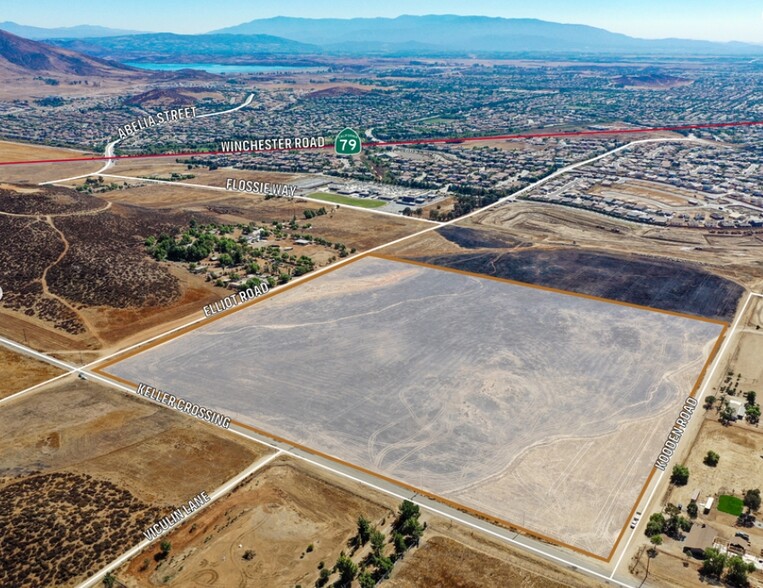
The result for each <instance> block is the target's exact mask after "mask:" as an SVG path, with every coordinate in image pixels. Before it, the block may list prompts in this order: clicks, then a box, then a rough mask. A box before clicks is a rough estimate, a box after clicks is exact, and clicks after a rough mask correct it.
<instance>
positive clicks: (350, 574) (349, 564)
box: [334, 553, 358, 586]
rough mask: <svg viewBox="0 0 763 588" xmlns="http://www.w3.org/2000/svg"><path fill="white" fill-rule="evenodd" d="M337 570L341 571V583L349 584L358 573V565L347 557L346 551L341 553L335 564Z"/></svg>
mask: <svg viewBox="0 0 763 588" xmlns="http://www.w3.org/2000/svg"><path fill="white" fill-rule="evenodd" d="M334 567H335V568H336V571H337V572H339V582H338V583H339V585H340V586H349V585H350V584H352V581H353V580H354V579H355V576H357V575H358V565H357V564H356V563H355V562H354V561H352V560H351V559H350V558H349V557H347V556H346V555H345V554H344V553H342V554H340V555H339V558H338V559H337V560H336V565H335V566H334Z"/></svg>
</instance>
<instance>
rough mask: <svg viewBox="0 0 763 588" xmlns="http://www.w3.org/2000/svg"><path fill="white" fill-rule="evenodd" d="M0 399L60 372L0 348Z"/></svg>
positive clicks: (42, 363)
mask: <svg viewBox="0 0 763 588" xmlns="http://www.w3.org/2000/svg"><path fill="white" fill-rule="evenodd" d="M0 371H2V374H3V377H2V378H1V379H0V398H5V397H7V396H10V395H11V394H14V393H16V392H20V391H21V390H25V389H26V388H29V387H31V386H34V385H35V384H39V383H40V382H44V381H45V380H49V379H50V378H54V377H55V376H57V375H58V374H60V373H62V370H60V369H58V368H55V367H53V366H52V365H50V364H48V363H44V362H42V361H37V360H36V359H32V358H31V357H27V356H25V355H21V354H20V353H14V352H13V351H10V350H9V349H6V348H4V347H0Z"/></svg>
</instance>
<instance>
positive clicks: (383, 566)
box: [374, 556, 395, 580]
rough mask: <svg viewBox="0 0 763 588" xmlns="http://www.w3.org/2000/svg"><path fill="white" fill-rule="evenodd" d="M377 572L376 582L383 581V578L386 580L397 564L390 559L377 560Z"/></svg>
mask: <svg viewBox="0 0 763 588" xmlns="http://www.w3.org/2000/svg"><path fill="white" fill-rule="evenodd" d="M375 563H376V572H375V573H374V577H375V578H376V580H381V579H382V578H386V577H387V576H388V575H389V573H390V572H391V571H392V568H393V567H395V563H394V562H393V561H392V560H391V559H390V558H388V557H386V556H382V557H379V558H377V559H376V562H375Z"/></svg>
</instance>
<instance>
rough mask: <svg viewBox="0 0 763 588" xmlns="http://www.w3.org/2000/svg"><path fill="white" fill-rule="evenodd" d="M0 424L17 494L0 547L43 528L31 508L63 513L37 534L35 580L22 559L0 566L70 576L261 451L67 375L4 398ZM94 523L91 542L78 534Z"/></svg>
mask: <svg viewBox="0 0 763 588" xmlns="http://www.w3.org/2000/svg"><path fill="white" fill-rule="evenodd" d="M0 430H2V431H3V435H2V438H0V492H1V493H4V494H5V495H7V496H11V497H16V498H15V499H14V500H16V502H12V503H9V502H8V501H7V500H3V504H4V505H6V504H11V506H9V507H8V508H7V509H5V510H3V511H2V512H0V521H1V522H2V524H1V525H0V546H3V547H2V549H3V552H4V555H5V552H6V551H8V552H9V553H10V552H11V551H12V550H13V549H15V547H14V546H18V543H17V542H16V541H15V540H13V537H14V536H15V533H16V532H22V531H21V530H22V529H27V528H37V529H39V528H40V527H39V522H38V523H37V526H36V527H35V526H34V525H35V523H34V520H35V519H34V517H37V520H38V521H39V520H48V519H50V518H51V517H52V519H53V520H55V519H56V517H57V516H61V520H62V521H65V525H64V526H63V527H60V526H55V527H51V526H49V527H48V528H49V529H50V532H49V533H47V534H46V535H44V536H42V537H40V538H39V539H38V540H37V541H36V542H35V543H34V554H35V555H34V557H32V558H31V560H32V561H38V562H47V568H46V570H42V571H40V574H43V575H38V576H37V578H38V580H37V581H33V579H32V578H33V577H34V576H33V575H30V574H32V570H31V568H29V569H27V568H22V567H21V565H22V564H21V563H17V564H16V565H14V566H12V567H9V568H5V567H4V566H3V569H0V584H2V585H9V584H8V582H7V580H8V579H9V578H11V577H12V578H15V581H14V582H12V583H11V584H12V585H14V586H41V585H45V586H52V585H70V584H73V583H75V580H76V579H78V578H79V579H82V577H83V576H85V575H88V574H90V573H93V572H94V571H96V569H97V568H98V566H99V565H102V564H103V563H105V562H106V561H109V560H110V559H112V558H114V557H116V556H117V555H118V554H119V553H121V552H123V551H124V550H125V548H126V547H127V546H130V545H134V544H137V543H138V542H139V541H140V540H141V539H142V531H143V529H144V528H145V525H146V523H147V522H148V521H152V522H156V515H157V514H161V516H164V515H165V514H166V513H167V512H168V511H169V510H170V509H171V508H174V507H176V506H177V505H178V504H180V503H182V502H184V501H187V500H188V499H190V498H191V497H193V496H195V495H196V494H198V493H199V492H200V491H202V490H204V491H206V492H207V493H208V494H209V493H211V492H212V491H213V490H214V489H215V488H217V487H218V486H219V485H221V484H222V483H224V482H225V481H227V480H228V479H230V478H231V477H233V476H234V475H235V474H236V473H237V472H239V471H241V470H242V469H244V468H246V467H247V466H248V465H250V464H251V463H253V462H254V461H255V460H257V459H258V458H259V457H261V456H263V455H265V454H267V452H268V450H267V449H266V448H264V447H262V446H260V445H258V444H256V443H254V442H248V441H245V440H240V439H239V438H238V437H235V436H233V435H231V434H229V433H225V432H223V431H222V430H220V429H215V428H213V427H211V426H210V425H204V424H202V423H201V422H198V421H195V420H194V419H192V418H189V417H187V416H183V415H181V414H179V413H177V412H174V411H171V410H169V409H166V408H161V407H159V406H158V405H153V404H151V403H148V402H144V401H140V400H138V399H136V398H135V397H134V396H131V395H129V394H125V393H121V392H117V391H115V390H113V389H106V388H103V387H101V386H99V385H96V384H93V383H91V382H82V381H80V380H76V379H74V378H73V377H71V378H67V379H65V380H63V381H62V382H60V383H56V384H54V385H51V386H49V387H46V388H45V389H41V390H40V391H37V392H34V393H32V394H29V395H27V396H24V397H22V398H20V399H18V400H14V401H11V402H10V403H8V404H7V405H4V406H3V410H2V411H0ZM72 488H74V489H79V490H77V491H74V490H72ZM82 496H86V497H87V498H84V499H83V498H82ZM21 497H23V500H22V499H21ZM18 500H21V502H18ZM82 500H84V502H80V501H82ZM91 503H92V504H91ZM85 504H91V506H89V507H84V505H85ZM13 505H15V506H13ZM75 505H76V506H78V507H79V508H74V506H75ZM8 509H9V510H8ZM32 513H34V517H32V518H30V517H31V516H32ZM45 524H46V525H50V523H45ZM92 531H95V533H96V537H94V538H93V541H96V543H97V545H99V547H98V549H95V548H94V547H92V545H93V541H90V540H86V539H85V538H86V537H87V536H88V535H89V534H90V533H91V532H92ZM115 533H116V534H115ZM83 541H84V543H83ZM89 546H90V547H89ZM27 555H28V554H27ZM64 555H65V557H64ZM14 557H15V556H14ZM11 561H15V560H11ZM4 574H7V575H4ZM53 578H56V580H55V581H53ZM15 582H18V583H15Z"/></svg>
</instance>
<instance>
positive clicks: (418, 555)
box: [383, 535, 602, 588]
mask: <svg viewBox="0 0 763 588" xmlns="http://www.w3.org/2000/svg"><path fill="white" fill-rule="evenodd" d="M523 559H524V561H523ZM512 560H513V561H511V563H509V562H507V561H502V560H501V559H498V558H496V557H493V556H490V555H487V554H485V553H483V552H481V551H478V550H476V549H472V548H470V547H468V546H466V545H464V544H462V543H459V542H457V541H453V540H452V539H448V538H447V537H442V536H437V535H436V536H434V537H431V538H429V539H428V540H427V541H425V542H424V544H423V545H422V546H421V547H420V548H419V549H417V550H415V551H414V552H413V553H412V554H411V555H409V556H407V557H406V558H405V559H404V560H403V561H402V562H401V563H400V564H399V565H398V566H397V567H396V568H395V571H394V572H393V574H392V576H391V578H390V579H389V581H387V582H384V584H383V585H384V586H385V588H387V587H388V588H420V587H422V586H426V587H427V588H506V587H507V586H512V587H522V588H563V587H567V586H600V585H602V584H600V583H599V582H596V581H595V580H588V579H585V578H582V577H577V578H576V577H575V575H573V574H572V573H570V572H567V571H562V570H560V569H556V568H554V567H552V566H550V565H548V564H546V563H541V562H540V561H537V560H536V561H533V560H532V559H530V558H529V557H528V558H521V557H514V558H512ZM517 560H518V562H517V563H515V562H516V561H517Z"/></svg>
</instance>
